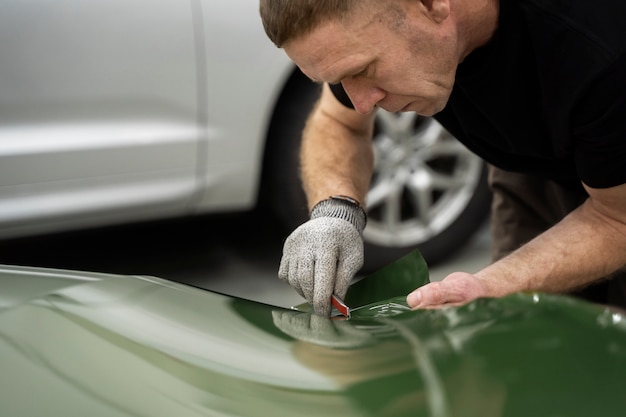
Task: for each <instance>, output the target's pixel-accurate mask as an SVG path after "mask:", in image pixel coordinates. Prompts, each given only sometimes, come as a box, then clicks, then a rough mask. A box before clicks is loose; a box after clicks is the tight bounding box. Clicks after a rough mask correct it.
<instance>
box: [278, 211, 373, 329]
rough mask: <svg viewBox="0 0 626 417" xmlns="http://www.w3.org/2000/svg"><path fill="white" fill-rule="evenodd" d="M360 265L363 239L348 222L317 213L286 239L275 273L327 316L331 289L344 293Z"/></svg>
mask: <svg viewBox="0 0 626 417" xmlns="http://www.w3.org/2000/svg"><path fill="white" fill-rule="evenodd" d="M362 266H363V240H362V238H361V234H360V233H359V231H358V230H357V228H356V227H355V226H354V225H353V224H352V223H350V222H348V221H346V220H343V219H338V218H334V217H318V218H315V219H311V220H309V221H308V222H306V223H304V224H303V225H301V226H300V227H298V228H297V229H296V230H294V232H293V233H292V234H291V235H290V236H289V237H288V238H287V240H286V241H285V246H284V248H283V257H282V259H281V261H280V268H279V270H278V277H279V278H280V279H282V280H283V281H287V282H288V283H289V284H290V285H291V286H292V287H293V288H294V289H295V290H296V291H297V292H298V293H299V294H300V295H301V296H303V297H304V298H306V300H307V301H308V302H309V303H311V305H312V306H313V309H314V310H315V312H316V313H317V314H319V315H322V316H325V317H328V316H329V315H330V312H331V304H330V297H331V295H332V294H333V293H335V294H336V295H338V296H339V297H340V298H343V297H345V295H346V292H347V291H348V286H349V285H350V281H351V279H352V277H353V276H354V275H355V274H356V273H357V272H358V271H359V269H361V267H362Z"/></svg>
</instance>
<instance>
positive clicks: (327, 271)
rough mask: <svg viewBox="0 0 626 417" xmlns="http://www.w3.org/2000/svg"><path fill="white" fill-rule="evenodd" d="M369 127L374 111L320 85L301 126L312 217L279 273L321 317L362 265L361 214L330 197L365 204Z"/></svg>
mask: <svg viewBox="0 0 626 417" xmlns="http://www.w3.org/2000/svg"><path fill="white" fill-rule="evenodd" d="M373 127H374V114H373V113H372V114H367V115H363V114H358V113H357V112H356V111H354V110H352V109H349V108H347V107H345V106H344V105H343V104H341V103H340V102H339V101H337V99H336V98H335V97H334V95H333V93H332V91H330V88H329V87H328V85H324V88H323V90H322V96H321V98H320V100H319V101H318V103H317V104H316V106H315V108H314V110H313V112H312V114H311V116H309V119H308V120H307V124H306V126H305V129H304V133H303V139H302V148H301V152H300V160H301V171H302V172H301V175H302V181H303V185H304V190H305V192H306V194H307V199H308V204H309V209H311V218H310V220H309V221H307V222H305V223H303V224H302V225H300V226H299V227H298V228H297V229H296V230H294V231H293V232H292V233H291V234H290V235H289V236H288V237H287V239H286V240H285V245H284V246H283V256H282V258H281V261H280V266H279V268H278V277H279V278H280V279H282V280H284V281H287V282H288V283H289V285H291V286H292V287H293V288H294V289H295V290H296V291H297V292H298V293H299V294H300V295H302V296H303V297H304V298H306V299H307V301H309V302H310V303H311V304H312V305H313V308H314V310H315V312H316V313H317V314H320V315H322V316H329V315H330V312H331V296H332V295H333V294H334V295H336V296H338V297H339V298H343V297H344V296H345V295H346V292H347V291H348V286H349V285H350V281H351V280H352V278H353V277H354V275H355V274H356V273H357V272H358V271H359V269H361V267H362V266H363V240H362V237H361V233H362V232H363V228H364V227H365V223H366V216H365V212H364V210H363V208H362V207H360V205H359V204H354V202H353V201H350V200H349V199H344V198H329V197H331V196H339V195H343V196H348V197H351V198H352V199H356V200H358V201H359V203H363V204H364V203H365V196H366V194H367V190H368V188H369V183H370V180H371V176H372V169H373V161H374V155H373V147H372V133H373ZM320 202H321V203H320ZM318 203H319V204H318Z"/></svg>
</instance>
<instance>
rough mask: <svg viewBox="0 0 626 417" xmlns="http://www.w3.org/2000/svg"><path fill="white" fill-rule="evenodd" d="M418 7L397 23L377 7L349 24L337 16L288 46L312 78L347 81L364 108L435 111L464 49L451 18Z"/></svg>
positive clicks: (357, 105) (355, 100) (446, 93)
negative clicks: (382, 15) (434, 15)
mask: <svg viewBox="0 0 626 417" xmlns="http://www.w3.org/2000/svg"><path fill="white" fill-rule="evenodd" d="M416 9H417V10H406V13H405V16H404V18H402V19H399V21H396V24H390V23H389V20H388V19H387V20H385V19H381V18H380V16H379V15H378V14H377V13H370V14H365V13H364V14H362V15H359V16H356V17H355V18H354V19H353V20H352V21H351V23H350V24H348V25H345V26H342V25H340V24H339V23H338V22H334V21H331V22H328V23H325V24H323V25H322V26H321V27H319V28H318V29H316V30H315V31H313V32H312V33H310V34H308V35H306V36H304V37H301V38H298V39H296V40H293V41H291V42H288V43H287V44H286V45H285V46H284V49H285V52H286V53H287V55H288V56H289V57H290V58H291V60H292V61H294V62H295V63H296V65H298V67H300V69H301V70H302V72H304V74H306V75H307V76H308V77H309V78H311V79H312V80H314V81H317V82H328V83H331V84H333V83H338V82H341V83H342V84H343V87H344V89H345V90H346V92H347V94H348V96H349V97H350V100H351V101H352V103H353V104H354V106H355V109H356V110H357V111H358V112H360V113H369V112H371V111H372V110H374V109H375V107H381V108H383V109H385V110H387V111H390V112H400V111H414V112H417V113H418V114H421V115H424V116H432V115H433V114H435V113H437V112H439V111H440V110H442V109H443V108H444V106H445V105H446V102H447V101H448V98H449V96H450V92H451V91H452V86H453V84H454V76H455V72H456V67H457V65H458V62H459V51H458V45H457V43H456V33H455V32H454V31H453V29H454V26H453V24H452V23H450V22H449V19H447V20H448V21H446V20H444V21H443V22H442V21H435V20H434V19H432V18H431V17H430V16H429V15H428V13H426V12H424V11H423V10H421V9H418V8H416Z"/></svg>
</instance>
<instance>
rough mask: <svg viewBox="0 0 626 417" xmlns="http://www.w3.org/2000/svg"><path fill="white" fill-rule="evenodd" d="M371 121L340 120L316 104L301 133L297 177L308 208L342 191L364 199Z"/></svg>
mask: <svg viewBox="0 0 626 417" xmlns="http://www.w3.org/2000/svg"><path fill="white" fill-rule="evenodd" d="M372 129H373V124H371V123H369V122H368V123H367V125H364V126H359V127H354V126H352V127H351V126H348V125H346V124H343V123H340V122H339V121H338V120H337V119H335V118H333V117H332V116H330V115H329V114H328V113H326V112H325V111H324V110H323V109H322V108H320V107H319V106H318V107H317V108H316V110H315V111H314V112H313V113H312V115H311V116H310V118H309V120H308V122H307V125H306V128H305V130H304V133H303V140H302V148H301V153H300V162H301V173H300V174H301V177H302V182H303V185H304V190H305V193H306V195H307V200H308V203H309V208H311V207H312V206H313V205H314V204H315V203H317V202H318V201H320V200H323V199H325V198H328V197H329V196H330V195H335V194H343V195H348V196H351V197H353V198H356V199H357V200H359V201H360V202H361V203H365V197H366V195H367V191H368V188H369V182H370V179H371V175H372V169H373V160H374V157H373V149H372Z"/></svg>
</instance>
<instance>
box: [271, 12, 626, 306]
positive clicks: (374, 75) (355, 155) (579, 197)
mask: <svg viewBox="0 0 626 417" xmlns="http://www.w3.org/2000/svg"><path fill="white" fill-rule="evenodd" d="M260 12H261V17H262V20H263V24H264V26H265V30H266V33H267V34H268V36H269V37H270V39H272V41H273V42H274V43H275V44H276V45H277V46H278V47H281V48H283V49H284V50H285V52H286V53H287V55H288V56H289V57H290V58H291V59H292V60H293V61H294V62H295V63H296V64H297V65H298V67H299V68H300V69H301V70H302V71H303V73H304V74H306V75H307V76H308V77H309V78H311V79H312V80H314V81H317V82H319V83H322V84H323V90H322V95H321V97H320V100H319V102H318V103H317V105H316V107H315V109H314V110H313V112H312V114H311V115H310V118H309V120H308V123H307V125H306V127H305V131H304V133H303V142H302V151H301V176H302V181H303V186H304V189H305V192H306V195H307V199H308V202H309V206H310V208H311V220H309V221H308V222H306V223H304V224H303V225H301V226H300V227H299V228H297V229H296V230H295V231H294V232H293V233H292V234H291V235H290V236H289V238H288V239H287V240H286V242H285V247H284V252H283V259H282V261H281V265H280V269H279V276H280V277H281V278H282V279H284V280H287V281H288V282H289V283H290V284H291V285H292V286H293V287H294V288H295V289H296V290H297V291H298V292H299V293H300V294H301V295H303V296H304V297H305V298H306V299H307V300H308V301H309V302H311V303H312V304H313V306H314V308H315V311H316V312H317V313H319V314H322V315H328V314H329V313H330V309H331V305H330V298H331V295H332V294H333V293H335V294H336V295H338V296H340V297H341V296H343V295H344V294H345V292H346V290H347V287H348V285H349V282H350V279H351V278H352V277H353V275H354V274H355V273H356V272H358V270H359V268H360V267H361V265H362V257H363V249H362V240H361V236H360V233H361V232H362V230H363V228H364V227H365V221H366V216H365V212H364V210H363V209H362V207H361V204H362V203H363V202H364V200H365V196H366V193H367V190H368V186H369V180H370V177H371V173H372V161H373V156H372V147H371V135H372V129H373V120H374V111H375V109H376V108H377V107H381V108H383V109H385V110H387V111H391V112H404V111H414V112H417V113H419V114H421V115H424V116H434V117H435V118H437V120H439V121H440V122H441V123H442V124H443V125H444V126H445V127H446V128H447V129H448V130H449V131H450V132H451V133H452V134H454V135H455V136H456V137H457V138H458V139H459V140H460V141H462V142H463V143H464V144H465V145H466V146H467V147H468V148H469V149H470V150H472V151H474V152H475V153H476V154H478V155H479V156H481V157H483V158H484V159H485V160H486V161H487V162H489V163H490V164H492V165H493V166H492V167H491V171H490V178H489V179H490V185H491V187H492V190H493V192H494V205H493V213H492V222H493V228H492V230H493V236H494V239H493V245H494V249H495V250H494V252H495V254H496V256H495V257H496V260H495V261H494V262H493V263H492V264H491V265H489V266H487V267H486V268H484V269H482V270H480V271H478V272H475V273H467V272H456V273H453V274H450V275H449V276H447V277H446V278H445V279H444V280H442V281H441V282H436V283H431V284H428V285H426V286H424V287H421V288H419V289H416V290H415V291H413V292H412V293H410V294H409V295H408V297H407V302H408V304H409V305H410V306H411V307H413V308H429V307H437V306H442V305H445V304H458V303H466V302H469V301H471V300H473V299H475V298H478V297H500V296H504V295H506V294H510V293H513V292H517V291H529V290H532V291H546V292H559V293H562V292H571V291H574V290H579V289H581V288H584V287H587V286H588V285H589V284H591V283H596V282H598V281H600V280H602V281H603V282H604V283H610V284H611V285H614V284H615V285H616V286H617V287H618V290H615V289H611V291H612V292H611V295H612V296H616V295H617V296H620V297H623V295H624V290H623V288H624V287H623V286H621V287H620V286H619V285H617V284H620V285H621V281H619V280H617V278H615V279H612V280H610V281H606V280H605V279H603V278H604V277H608V276H610V275H611V274H614V273H616V271H619V270H620V269H622V268H623V267H624V266H625V265H626V120H625V116H626V77H625V76H624V74H626V53H625V51H626V30H625V29H624V21H626V2H623V1H621V0H599V1H595V2H588V1H582V0H517V1H513V0H505V1H501V2H499V1H498V0H386V1H385V0H334V1H333V0H261V2H260ZM597 300H600V301H602V302H614V303H616V304H619V302H620V300H618V301H615V300H610V299H608V298H606V297H603V298H601V299H597Z"/></svg>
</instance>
